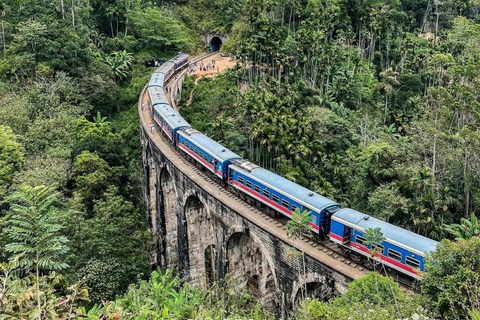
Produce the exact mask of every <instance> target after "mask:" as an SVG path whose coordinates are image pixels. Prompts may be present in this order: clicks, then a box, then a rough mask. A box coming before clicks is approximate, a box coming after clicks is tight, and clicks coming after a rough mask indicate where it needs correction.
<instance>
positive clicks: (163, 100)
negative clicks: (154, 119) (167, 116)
mask: <svg viewBox="0 0 480 320" xmlns="http://www.w3.org/2000/svg"><path fill="white" fill-rule="evenodd" d="M147 103H148V107H149V108H150V110H151V111H152V114H153V107H154V106H156V105H159V104H168V105H169V103H168V99H167V96H166V95H165V91H163V88H159V87H150V88H148V99H147Z"/></svg>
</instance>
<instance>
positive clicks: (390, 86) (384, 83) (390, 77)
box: [378, 68, 400, 122]
mask: <svg viewBox="0 0 480 320" xmlns="http://www.w3.org/2000/svg"><path fill="white" fill-rule="evenodd" d="M397 76H398V72H396V71H393V70H392V68H388V69H387V70H384V71H382V72H380V83H379V84H378V89H379V90H382V91H383V92H384V94H385V111H384V112H385V115H384V122H386V121H387V112H388V100H389V99H390V98H391V97H392V96H393V94H394V92H395V87H397V86H399V85H400V82H399V81H398V80H397Z"/></svg>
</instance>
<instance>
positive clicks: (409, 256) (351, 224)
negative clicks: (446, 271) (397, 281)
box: [330, 208, 438, 279]
mask: <svg viewBox="0 0 480 320" xmlns="http://www.w3.org/2000/svg"><path fill="white" fill-rule="evenodd" d="M369 228H380V229H381V231H382V233H383V235H384V237H385V238H386V240H385V241H384V242H383V243H382V244H381V245H379V246H377V247H376V248H375V251H376V254H375V257H374V259H375V260H377V261H380V262H383V263H384V264H385V265H386V266H388V267H390V268H392V269H395V270H397V271H399V272H401V273H403V274H406V275H409V276H411V277H413V278H416V279H420V278H421V277H422V275H423V273H424V272H425V256H426V254H428V253H430V252H431V251H433V250H435V248H436V247H437V244H438V242H436V241H434V240H431V239H429V238H426V237H424V236H421V235H419V234H416V233H414V232H411V231H408V230H405V229H402V228H399V227H397V226H394V225H392V224H390V223H387V222H385V221H382V220H379V219H376V218H373V217H370V216H368V215H365V214H364V213H361V212H358V211H355V210H353V209H349V208H343V209H341V210H339V211H337V212H336V213H334V214H333V216H332V219H331V228H330V240H331V241H333V242H336V243H338V244H340V245H342V246H345V247H347V248H349V249H351V250H352V251H355V252H357V253H359V254H361V255H364V256H368V257H371V249H372V245H367V244H366V240H365V237H364V233H365V230H366V229H369Z"/></svg>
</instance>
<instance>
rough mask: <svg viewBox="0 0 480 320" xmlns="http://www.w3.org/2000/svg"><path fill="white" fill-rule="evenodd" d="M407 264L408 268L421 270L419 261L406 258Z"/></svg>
mask: <svg viewBox="0 0 480 320" xmlns="http://www.w3.org/2000/svg"><path fill="white" fill-rule="evenodd" d="M405 264H406V265H407V266H410V267H412V268H414V269H420V261H418V260H417V259H414V258H411V257H406V258H405Z"/></svg>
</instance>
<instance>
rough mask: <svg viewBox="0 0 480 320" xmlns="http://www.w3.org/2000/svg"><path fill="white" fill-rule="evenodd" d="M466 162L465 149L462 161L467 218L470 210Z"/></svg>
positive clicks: (466, 154) (466, 153) (466, 152)
mask: <svg viewBox="0 0 480 320" xmlns="http://www.w3.org/2000/svg"><path fill="white" fill-rule="evenodd" d="M467 162H468V151H467V150H465V160H464V163H463V183H464V185H465V187H464V194H465V209H464V210H465V213H464V215H465V218H468V217H469V216H470V214H469V211H470V183H469V182H468V177H467V173H468V170H467Z"/></svg>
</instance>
